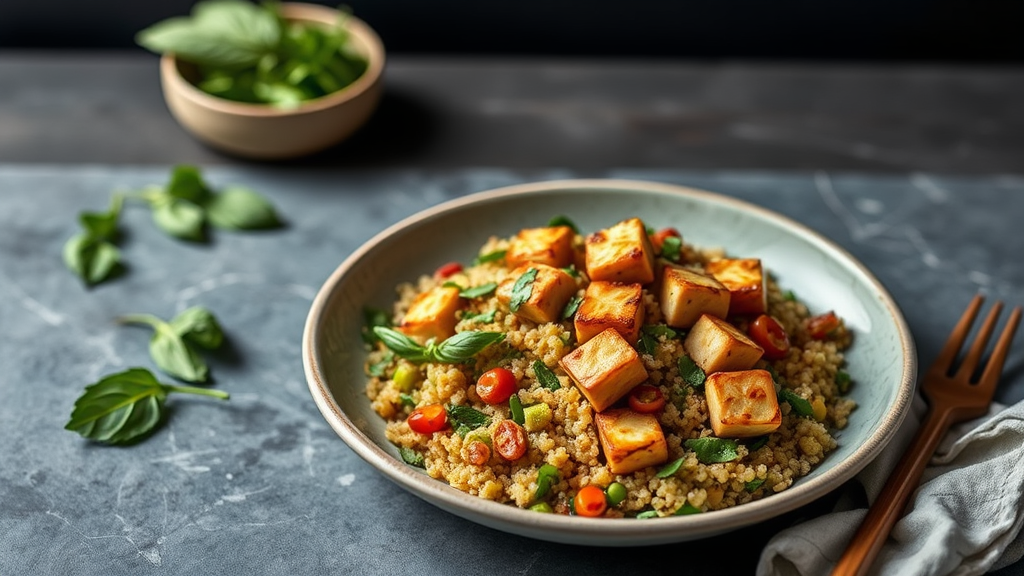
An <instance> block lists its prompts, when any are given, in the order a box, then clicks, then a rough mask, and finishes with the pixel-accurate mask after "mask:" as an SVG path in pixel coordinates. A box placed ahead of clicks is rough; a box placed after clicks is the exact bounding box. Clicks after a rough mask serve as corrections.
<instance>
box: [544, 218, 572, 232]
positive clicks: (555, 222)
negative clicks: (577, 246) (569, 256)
mask: <svg viewBox="0 0 1024 576" xmlns="http://www.w3.org/2000/svg"><path fill="white" fill-rule="evenodd" d="M555 226H568V227H569V228H572V231H573V232H575V233H577V234H579V233H580V229H579V228H577V227H576V223H575V222H573V221H572V220H571V219H570V218H569V217H568V216H564V215H558V216H555V217H554V218H552V219H551V220H548V228H554V227H555Z"/></svg>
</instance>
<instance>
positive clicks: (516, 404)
mask: <svg viewBox="0 0 1024 576" xmlns="http://www.w3.org/2000/svg"><path fill="white" fill-rule="evenodd" d="M508 411H509V414H510V415H511V419H512V421H513V422H515V423H516V424H519V425H520V426H522V425H523V424H525V423H526V414H525V413H523V403H522V401H520V400H519V395H518V394H513V395H511V396H509V398H508Z"/></svg>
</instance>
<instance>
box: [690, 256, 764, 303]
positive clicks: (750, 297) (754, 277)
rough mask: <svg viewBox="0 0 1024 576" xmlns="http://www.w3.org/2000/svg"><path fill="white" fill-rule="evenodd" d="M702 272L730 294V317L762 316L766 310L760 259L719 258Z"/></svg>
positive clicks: (709, 263) (762, 270)
mask: <svg viewBox="0 0 1024 576" xmlns="http://www.w3.org/2000/svg"><path fill="white" fill-rule="evenodd" d="M704 270H705V271H706V272H707V273H708V274H711V275H712V276H714V277H715V279H716V280H718V281H719V282H721V283H722V284H724V285H725V287H726V288H728V289H729V292H730V293H731V294H732V299H731V301H730V303H729V314H730V315H732V314H764V313H765V310H767V309H768V289H767V288H766V287H765V274H764V269H763V268H762V267H761V259H760V258H721V259H718V260H712V261H711V262H708V264H707V266H705V267H704Z"/></svg>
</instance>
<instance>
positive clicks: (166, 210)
mask: <svg viewBox="0 0 1024 576" xmlns="http://www.w3.org/2000/svg"><path fill="white" fill-rule="evenodd" d="M152 209H153V222H154V223H156V225H157V227H159V228H160V229H161V230H163V231H164V232H166V233H167V234H170V235H171V236H174V237H176V238H181V239H183V240H192V241H194V242H202V241H203V240H205V238H206V234H205V230H204V221H205V216H204V214H203V209H202V208H201V207H199V206H198V205H196V204H193V203H192V202H190V201H188V200H183V199H180V198H173V197H171V196H168V195H166V194H164V195H160V196H156V197H155V198H154V199H153V201H152Z"/></svg>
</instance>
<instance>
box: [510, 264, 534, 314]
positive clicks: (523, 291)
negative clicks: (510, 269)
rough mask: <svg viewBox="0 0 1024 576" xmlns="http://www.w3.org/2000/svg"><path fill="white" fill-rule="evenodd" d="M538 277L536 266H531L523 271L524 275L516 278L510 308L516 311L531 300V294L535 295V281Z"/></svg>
mask: <svg viewBox="0 0 1024 576" xmlns="http://www.w3.org/2000/svg"><path fill="white" fill-rule="evenodd" d="M536 279H537V269H536V268H530V269H528V270H527V271H526V272H523V274H522V276H520V277H519V278H516V282H515V284H513V285H512V297H511V299H510V301H509V305H508V307H509V309H510V310H512V311H513V312H515V311H517V310H519V307H520V306H522V305H523V304H525V303H526V302H527V301H529V300H530V296H532V295H533V281H534V280H536Z"/></svg>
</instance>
